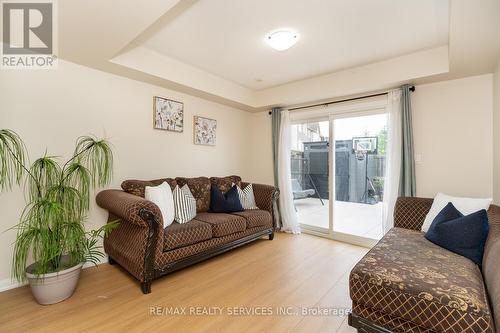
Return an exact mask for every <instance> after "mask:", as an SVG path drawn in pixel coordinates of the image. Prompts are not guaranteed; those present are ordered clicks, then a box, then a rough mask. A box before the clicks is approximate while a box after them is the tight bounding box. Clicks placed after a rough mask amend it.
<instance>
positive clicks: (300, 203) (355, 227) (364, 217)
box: [294, 198, 383, 240]
mask: <svg viewBox="0 0 500 333" xmlns="http://www.w3.org/2000/svg"><path fill="white" fill-rule="evenodd" d="M323 202H324V205H321V202H320V200H319V199H318V198H307V199H301V200H295V201H294V203H295V207H296V209H297V215H298V218H299V223H301V224H305V225H310V226H316V227H322V228H327V229H328V224H329V220H328V200H323ZM334 231H338V232H342V233H346V234H351V235H356V236H362V237H367V238H371V239H377V240H378V239H380V238H382V234H383V233H382V203H377V204H374V205H369V204H362V203H355V202H345V201H335V204H334Z"/></svg>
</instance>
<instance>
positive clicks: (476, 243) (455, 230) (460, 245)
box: [425, 202, 490, 265]
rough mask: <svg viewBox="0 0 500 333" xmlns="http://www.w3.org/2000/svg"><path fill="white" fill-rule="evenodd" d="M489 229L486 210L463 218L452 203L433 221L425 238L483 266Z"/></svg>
mask: <svg viewBox="0 0 500 333" xmlns="http://www.w3.org/2000/svg"><path fill="white" fill-rule="evenodd" d="M489 228H490V226H489V223H488V214H487V213H486V210H484V209H482V210H480V211H477V212H475V213H472V214H469V215H466V216H463V214H462V213H460V212H459V211H458V210H457V209H456V208H455V206H453V204H452V203H451V202H450V203H448V204H447V205H446V207H444V208H443V209H442V210H441V212H439V214H438V215H437V216H436V218H435V219H434V221H432V224H431V226H430V227H429V230H428V231H427V233H426V234H425V238H427V239H428V240H429V241H431V242H433V243H434V244H436V245H439V246H441V247H444V248H445V249H447V250H450V251H452V252H455V253H457V254H460V255H462V256H464V257H466V258H469V259H470V260H472V261H473V262H474V263H476V264H477V265H481V262H482V260H483V253H484V245H485V243H486V238H487V237H488V231H489Z"/></svg>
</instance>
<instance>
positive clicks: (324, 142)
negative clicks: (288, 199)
mask: <svg viewBox="0 0 500 333" xmlns="http://www.w3.org/2000/svg"><path fill="white" fill-rule="evenodd" d="M291 139H292V145H291V175H292V191H293V198H294V204H295V211H296V212H297V216H298V219H299V223H300V224H302V225H303V226H304V227H306V228H309V229H311V230H314V231H317V232H323V233H329V230H330V212H329V207H330V206H329V194H330V189H329V187H330V181H329V178H330V177H329V165H330V161H329V160H330V148H329V140H330V122H329V121H328V120H323V121H311V122H302V123H298V124H294V125H292V128H291Z"/></svg>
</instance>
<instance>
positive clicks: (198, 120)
mask: <svg viewBox="0 0 500 333" xmlns="http://www.w3.org/2000/svg"><path fill="white" fill-rule="evenodd" d="M193 124H194V144H196V145H208V146H215V137H216V133H217V120H215V119H209V118H203V117H199V116H194V121H193Z"/></svg>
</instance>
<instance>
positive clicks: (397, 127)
mask: <svg viewBox="0 0 500 333" xmlns="http://www.w3.org/2000/svg"><path fill="white" fill-rule="evenodd" d="M401 99H402V98H401V90H400V89H397V90H393V91H389V93H388V94H387V117H388V119H387V124H388V126H387V127H388V128H387V148H386V158H387V160H386V162H385V165H386V168H385V183H384V201H383V210H382V218H383V224H382V225H383V229H384V230H383V231H384V234H385V233H386V232H387V231H389V229H391V228H392V227H393V226H394V216H393V215H394V206H395V205H396V200H397V198H398V194H399V186H400V177H401V161H402V159H401V146H402V145H401V144H402V142H401V134H402V128H401V121H402V116H401V109H402V104H401Z"/></svg>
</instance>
